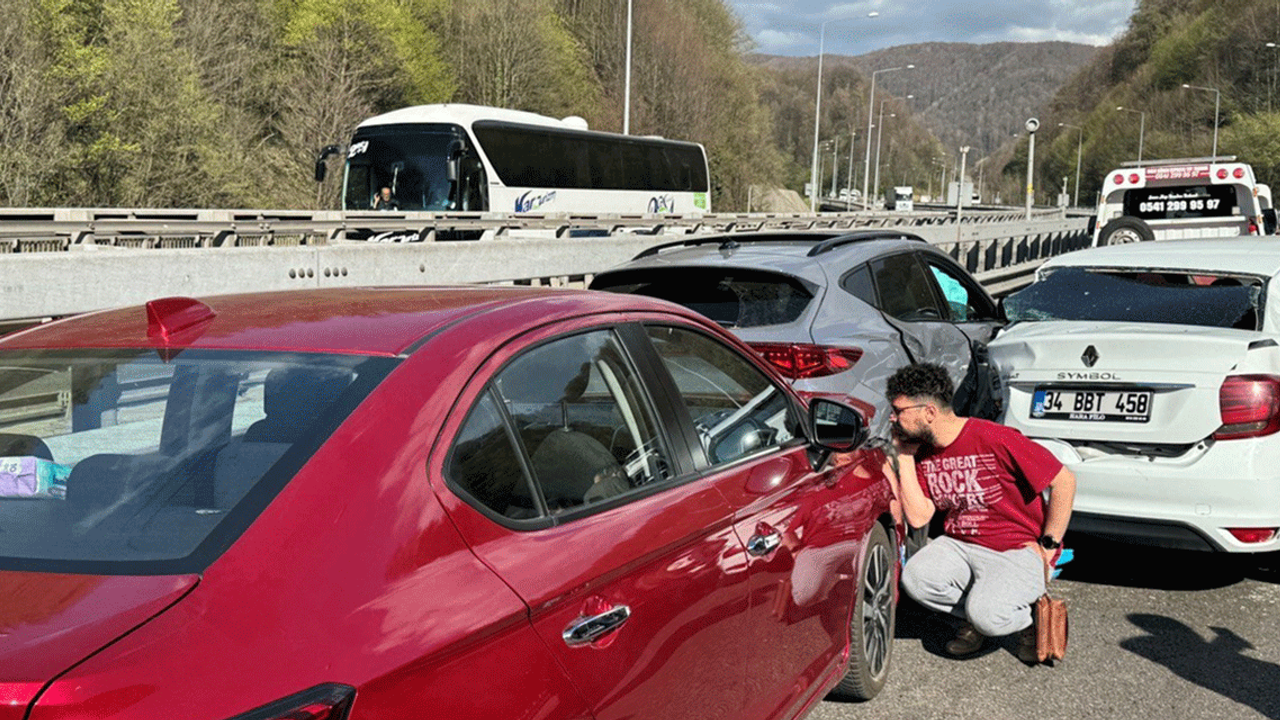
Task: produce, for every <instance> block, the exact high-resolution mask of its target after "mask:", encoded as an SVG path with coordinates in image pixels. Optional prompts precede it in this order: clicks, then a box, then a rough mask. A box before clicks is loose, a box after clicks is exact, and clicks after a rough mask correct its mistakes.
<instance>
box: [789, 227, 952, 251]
mask: <svg viewBox="0 0 1280 720" xmlns="http://www.w3.org/2000/svg"><path fill="white" fill-rule="evenodd" d="M891 238H898V239H901V240H916V241H918V242H922V243H927V242H928V240H925V239H924V238H922V237H920V236H919V235H914V234H912V233H907V232H901V231H899V230H865V231H862V232H856V233H850V234H848V235H841V236H840V237H834V238H831V239H830V240H823V241H822V242H820V243H818V244H817V245H814V246H813V247H812V248H810V250H809V257H814V256H816V255H821V254H822V253H824V252H830V251H832V250H835V249H836V248H838V247H840V246H841V245H848V244H849V243H855V242H864V241H867V240H888V239H891Z"/></svg>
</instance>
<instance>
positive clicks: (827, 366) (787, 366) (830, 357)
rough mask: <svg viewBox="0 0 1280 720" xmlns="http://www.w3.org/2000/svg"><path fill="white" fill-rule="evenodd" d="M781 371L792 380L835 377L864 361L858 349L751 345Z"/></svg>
mask: <svg viewBox="0 0 1280 720" xmlns="http://www.w3.org/2000/svg"><path fill="white" fill-rule="evenodd" d="M749 345H751V349H752V350H755V351H756V352H758V353H760V355H761V356H763V357H764V359H765V360H767V361H768V362H769V364H770V365H772V366H773V367H774V368H776V369H777V370H778V372H780V373H782V374H783V376H785V377H786V378H788V379H790V380H800V379H803V378H812V377H823V376H825V375H835V374H836V373H839V372H844V371H845V370H848V369H849V368H851V367H853V366H854V364H855V363H857V362H858V360H859V359H861V358H862V351H861V350H858V349H857V348H841V347H827V346H825V345H807V344H803V343H749Z"/></svg>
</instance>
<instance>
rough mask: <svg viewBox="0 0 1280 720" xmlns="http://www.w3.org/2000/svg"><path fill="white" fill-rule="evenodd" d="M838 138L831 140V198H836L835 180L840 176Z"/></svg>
mask: <svg viewBox="0 0 1280 720" xmlns="http://www.w3.org/2000/svg"><path fill="white" fill-rule="evenodd" d="M839 153H840V136H839V135H837V136H835V137H833V138H831V197H835V196H836V180H837V179H838V178H839V176H840V165H839V162H840V158H839Z"/></svg>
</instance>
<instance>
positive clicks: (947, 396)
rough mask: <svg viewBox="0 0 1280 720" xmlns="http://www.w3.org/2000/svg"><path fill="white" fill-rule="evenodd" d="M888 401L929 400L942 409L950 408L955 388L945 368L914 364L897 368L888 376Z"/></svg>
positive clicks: (927, 364)
mask: <svg viewBox="0 0 1280 720" xmlns="http://www.w3.org/2000/svg"><path fill="white" fill-rule="evenodd" d="M886 395H888V397H889V399H890V400H892V399H893V398H896V397H910V398H931V399H933V400H936V401H937V402H938V404H939V405H941V406H942V407H951V399H952V398H953V397H954V396H955V387H954V386H952V384H951V376H950V375H949V374H947V370H946V368H944V367H942V366H941V365H935V364H933V363H914V364H912V365H906V366H904V367H900V368H898V369H897V370H896V371H895V372H894V373H893V375H890V376H889V382H888V392H887V393H886Z"/></svg>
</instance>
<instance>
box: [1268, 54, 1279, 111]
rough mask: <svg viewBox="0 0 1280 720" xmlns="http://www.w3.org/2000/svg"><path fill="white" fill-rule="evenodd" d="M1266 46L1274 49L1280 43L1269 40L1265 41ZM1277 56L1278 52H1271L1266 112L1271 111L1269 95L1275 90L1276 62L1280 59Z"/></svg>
mask: <svg viewBox="0 0 1280 720" xmlns="http://www.w3.org/2000/svg"><path fill="white" fill-rule="evenodd" d="M1267 47H1269V48H1271V49H1272V50H1273V51H1274V50H1276V49H1277V48H1280V45H1277V44H1276V43H1273V42H1269V43H1267ZM1277 56H1280V52H1272V53H1271V82H1270V83H1269V84H1268V85H1267V112H1271V96H1272V95H1273V94H1274V93H1275V91H1276V63H1277V62H1278V61H1280V58H1278V57H1277Z"/></svg>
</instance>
